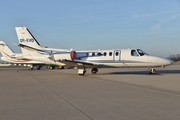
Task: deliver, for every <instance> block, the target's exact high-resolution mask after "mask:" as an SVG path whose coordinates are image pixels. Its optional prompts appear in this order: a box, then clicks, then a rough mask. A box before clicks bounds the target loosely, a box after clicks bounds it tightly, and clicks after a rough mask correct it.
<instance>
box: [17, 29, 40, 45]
mask: <svg viewBox="0 0 180 120" xmlns="http://www.w3.org/2000/svg"><path fill="white" fill-rule="evenodd" d="M15 29H16V33H17V36H18V40H19V43H20V44H23V45H27V46H30V47H35V48H39V47H40V44H39V43H38V41H37V40H36V39H35V37H34V36H33V35H32V34H31V32H30V31H29V30H28V28H26V27H15Z"/></svg>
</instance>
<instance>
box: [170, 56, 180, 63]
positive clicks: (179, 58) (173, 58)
mask: <svg viewBox="0 0 180 120" xmlns="http://www.w3.org/2000/svg"><path fill="white" fill-rule="evenodd" d="M168 58H169V59H171V60H173V61H175V62H177V61H180V54H174V55H170V56H169V57H168Z"/></svg>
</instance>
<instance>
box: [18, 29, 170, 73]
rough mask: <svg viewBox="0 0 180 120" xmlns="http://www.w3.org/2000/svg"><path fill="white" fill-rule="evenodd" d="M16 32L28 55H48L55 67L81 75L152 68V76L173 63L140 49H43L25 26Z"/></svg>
mask: <svg viewBox="0 0 180 120" xmlns="http://www.w3.org/2000/svg"><path fill="white" fill-rule="evenodd" d="M16 32H17V36H18V39H19V43H20V45H19V46H20V47H23V49H26V53H31V55H35V54H38V55H39V56H40V55H42V56H44V55H43V54H48V56H50V57H46V59H53V60H54V61H55V64H60V65H65V66H74V67H77V69H78V74H79V75H84V74H85V73H86V68H92V70H91V72H92V73H93V74H95V73H97V72H98V68H109V67H113V68H114V67H119V68H124V67H128V68H132V67H147V68H151V70H150V73H152V74H154V73H156V70H155V69H154V67H165V66H168V65H171V64H173V61H171V60H169V59H165V58H161V57H156V56H151V55H148V54H147V53H145V52H143V51H142V50H141V49H112V50H90V51H74V50H71V51H70V50H62V49H52V48H42V47H41V46H40V45H39V43H38V42H37V40H36V39H35V38H34V37H33V36H32V34H31V33H30V31H29V30H28V29H27V28H26V27H16ZM32 51H33V52H32ZM34 60H37V59H36V58H35V59H34ZM38 61H43V62H45V60H42V59H38Z"/></svg>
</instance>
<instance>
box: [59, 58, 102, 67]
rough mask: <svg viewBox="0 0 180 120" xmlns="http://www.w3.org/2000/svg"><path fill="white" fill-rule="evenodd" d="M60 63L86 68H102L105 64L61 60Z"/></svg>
mask: <svg viewBox="0 0 180 120" xmlns="http://www.w3.org/2000/svg"><path fill="white" fill-rule="evenodd" d="M59 62H62V63H64V64H66V65H67V66H86V67H100V66H102V65H103V64H99V63H97V62H91V61H83V60H67V59H63V60H59Z"/></svg>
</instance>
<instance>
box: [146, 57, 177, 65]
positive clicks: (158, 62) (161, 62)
mask: <svg viewBox="0 0 180 120" xmlns="http://www.w3.org/2000/svg"><path fill="white" fill-rule="evenodd" d="M149 61H150V62H151V63H152V64H156V65H157V66H168V65H171V64H173V63H174V62H173V61H172V60H169V59H166V58H161V57H154V56H151V57H149Z"/></svg>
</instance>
